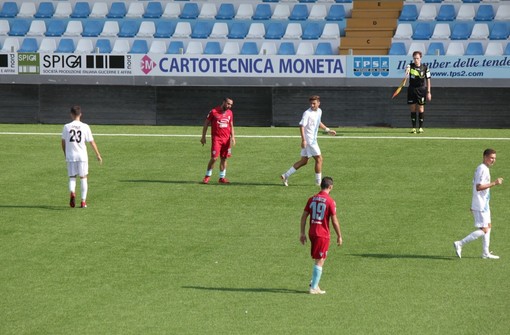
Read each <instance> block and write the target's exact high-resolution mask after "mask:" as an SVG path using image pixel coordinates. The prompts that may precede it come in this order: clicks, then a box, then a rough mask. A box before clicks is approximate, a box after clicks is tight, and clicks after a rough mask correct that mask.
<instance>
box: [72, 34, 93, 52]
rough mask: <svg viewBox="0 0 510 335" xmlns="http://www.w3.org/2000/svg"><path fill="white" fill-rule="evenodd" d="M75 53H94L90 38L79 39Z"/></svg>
mask: <svg viewBox="0 0 510 335" xmlns="http://www.w3.org/2000/svg"><path fill="white" fill-rule="evenodd" d="M74 52H75V53H80V54H86V53H92V52H94V44H93V42H92V40H91V39H90V38H81V39H80V40H79V41H78V43H77V44H76V49H75V50H74Z"/></svg>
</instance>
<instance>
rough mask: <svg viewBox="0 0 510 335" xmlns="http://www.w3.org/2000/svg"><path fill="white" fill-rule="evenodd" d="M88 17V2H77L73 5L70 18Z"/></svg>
mask: <svg viewBox="0 0 510 335" xmlns="http://www.w3.org/2000/svg"><path fill="white" fill-rule="evenodd" d="M89 15H90V5H89V3H88V2H77V3H75V5H74V9H73V12H72V13H71V15H70V17H72V18H82V19H83V18H88V17H89Z"/></svg>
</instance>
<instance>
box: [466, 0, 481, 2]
mask: <svg viewBox="0 0 510 335" xmlns="http://www.w3.org/2000/svg"><path fill="white" fill-rule="evenodd" d="M462 2H463V3H480V0H462Z"/></svg>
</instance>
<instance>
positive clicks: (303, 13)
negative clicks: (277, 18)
mask: <svg viewBox="0 0 510 335" xmlns="http://www.w3.org/2000/svg"><path fill="white" fill-rule="evenodd" d="M306 19H308V7H307V6H306V5H304V4H297V5H294V7H292V11H291V12H290V16H289V20H294V21H304V20H306Z"/></svg>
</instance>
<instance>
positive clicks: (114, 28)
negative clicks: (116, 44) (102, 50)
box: [100, 21, 120, 37]
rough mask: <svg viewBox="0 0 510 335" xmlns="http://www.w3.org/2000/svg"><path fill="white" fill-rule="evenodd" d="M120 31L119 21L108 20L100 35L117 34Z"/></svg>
mask: <svg viewBox="0 0 510 335" xmlns="http://www.w3.org/2000/svg"><path fill="white" fill-rule="evenodd" d="M119 31H120V27H119V22H118V21H106V22H105V23H104V26H103V30H102V31H101V34H100V36H103V37H105V36H112V37H113V36H117V34H118V33H119Z"/></svg>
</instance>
